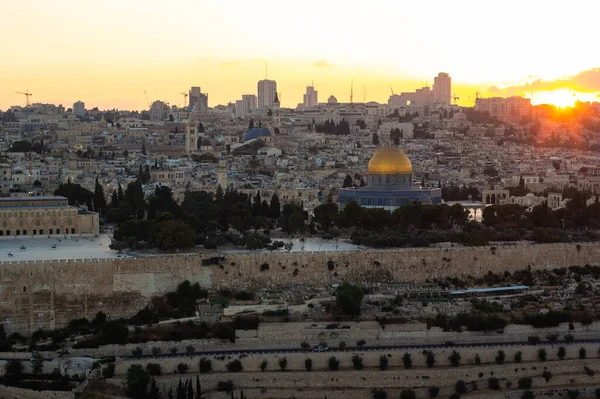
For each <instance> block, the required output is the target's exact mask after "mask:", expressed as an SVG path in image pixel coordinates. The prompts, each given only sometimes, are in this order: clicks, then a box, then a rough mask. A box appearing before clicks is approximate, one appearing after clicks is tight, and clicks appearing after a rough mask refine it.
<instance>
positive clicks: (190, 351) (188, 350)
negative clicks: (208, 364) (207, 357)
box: [185, 345, 196, 353]
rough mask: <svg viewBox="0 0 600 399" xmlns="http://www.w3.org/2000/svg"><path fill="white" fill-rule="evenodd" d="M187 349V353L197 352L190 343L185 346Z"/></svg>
mask: <svg viewBox="0 0 600 399" xmlns="http://www.w3.org/2000/svg"><path fill="white" fill-rule="evenodd" d="M185 351H186V352H187V353H194V352H196V348H194V347H193V346H192V345H188V346H186V347H185Z"/></svg>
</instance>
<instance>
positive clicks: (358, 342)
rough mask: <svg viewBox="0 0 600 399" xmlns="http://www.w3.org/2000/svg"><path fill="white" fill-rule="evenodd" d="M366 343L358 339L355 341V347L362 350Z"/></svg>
mask: <svg viewBox="0 0 600 399" xmlns="http://www.w3.org/2000/svg"><path fill="white" fill-rule="evenodd" d="M366 343H367V341H365V340H364V339H359V340H358V341H356V346H358V347H359V348H362V347H363V346H365V344H366Z"/></svg>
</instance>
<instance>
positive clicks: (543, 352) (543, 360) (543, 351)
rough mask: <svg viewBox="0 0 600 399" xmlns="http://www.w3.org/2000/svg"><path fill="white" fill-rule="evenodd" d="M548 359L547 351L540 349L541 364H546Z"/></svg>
mask: <svg viewBox="0 0 600 399" xmlns="http://www.w3.org/2000/svg"><path fill="white" fill-rule="evenodd" d="M546 357H547V355H546V349H544V348H542V349H540V350H539V351H538V359H539V360H540V361H541V362H545V361H546Z"/></svg>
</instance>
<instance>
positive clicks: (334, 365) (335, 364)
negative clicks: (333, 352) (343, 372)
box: [327, 356, 340, 371]
mask: <svg viewBox="0 0 600 399" xmlns="http://www.w3.org/2000/svg"><path fill="white" fill-rule="evenodd" d="M327 365H328V366H329V370H331V371H337V370H339V369H340V361H339V360H337V358H336V357H335V356H331V357H330V358H329V360H328V361H327Z"/></svg>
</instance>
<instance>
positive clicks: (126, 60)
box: [0, 0, 600, 110]
mask: <svg viewBox="0 0 600 399" xmlns="http://www.w3.org/2000/svg"><path fill="white" fill-rule="evenodd" d="M1 9H2V14H3V15H5V16H7V15H9V16H10V18H3V22H2V24H1V25H0V37H2V40H0V109H6V108H8V107H9V106H11V105H24V103H25V96H23V95H20V94H16V93H15V92H17V91H25V90H29V91H30V92H31V93H33V96H32V97H31V101H32V102H43V103H56V104H63V105H64V106H66V107H67V108H68V107H71V106H72V104H73V103H74V102H75V101H77V100H82V101H84V102H85V103H86V108H91V107H94V106H97V107H99V108H100V109H112V108H119V109H138V110H141V109H146V108H148V103H147V100H146V97H145V94H144V91H146V92H147V94H148V99H149V100H150V101H154V100H163V101H166V102H168V103H170V104H174V105H183V101H184V97H183V95H181V94H180V93H181V92H187V91H188V90H189V88H190V86H200V87H201V88H202V91H203V92H206V93H208V95H209V106H215V105H217V104H226V103H227V102H234V101H235V100H236V99H241V96H242V94H247V93H253V94H256V92H257V81H258V80H260V79H263V78H265V76H266V75H267V73H266V71H265V69H266V68H265V66H266V65H268V78H270V79H274V80H276V81H277V91H278V92H279V93H280V99H281V102H282V105H283V106H286V107H295V106H296V105H297V104H298V103H300V102H302V95H303V94H304V92H305V87H306V86H307V85H310V84H311V83H312V82H314V86H315V88H316V90H318V92H319V101H320V102H324V101H326V100H327V98H328V97H329V96H330V95H334V96H336V97H337V99H338V101H340V102H347V101H349V100H350V89H351V82H354V83H353V86H354V90H353V92H354V101H355V102H357V101H363V99H366V100H367V101H378V102H382V103H383V102H387V99H388V97H389V95H390V94H391V90H392V89H393V90H394V92H395V93H399V92H401V91H412V90H414V89H416V88H418V87H421V86H424V85H425V84H429V85H432V84H433V77H434V76H435V75H437V73H438V72H442V71H443V72H448V73H450V75H451V76H452V83H453V88H452V91H453V94H455V95H456V96H457V97H458V100H457V101H458V103H459V104H461V105H473V103H474V101H475V96H476V93H480V96H484V97H491V96H498V95H500V96H508V95H523V96H526V97H531V98H532V101H533V103H541V102H547V103H555V104H557V105H569V103H572V102H574V101H575V100H576V99H579V100H594V99H598V100H599V101H600V97H598V96H599V94H600V52H598V51H597V49H596V48H595V46H594V44H593V43H594V42H595V41H596V39H595V38H596V37H597V28H596V26H597V15H598V11H600V4H598V3H597V0H571V1H569V2H565V1H559V0H527V1H524V0H519V1H514V0H506V1H503V2H489V1H481V0H455V1H452V2H449V1H445V0H419V1H411V2H404V1H397V0H370V1H368V2H358V1H356V2H353V1H352V2H349V1H347V0H344V1H342V0H303V1H301V2H291V1H285V0H284V1H281V0H253V1H248V0H228V1H222V0H171V1H169V2H165V1H157V0H99V1H91V0H78V1H75V0H53V1H48V0H28V1H26V2H25V1H10V2H9V1H4V2H3V4H2V6H1Z"/></svg>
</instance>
